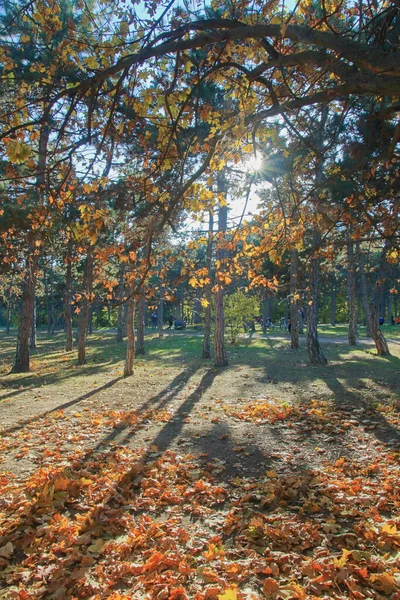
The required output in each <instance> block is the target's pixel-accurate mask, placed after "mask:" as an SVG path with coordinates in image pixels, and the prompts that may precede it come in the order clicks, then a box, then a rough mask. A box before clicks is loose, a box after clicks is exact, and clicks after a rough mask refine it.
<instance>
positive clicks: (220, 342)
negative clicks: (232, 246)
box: [214, 171, 228, 367]
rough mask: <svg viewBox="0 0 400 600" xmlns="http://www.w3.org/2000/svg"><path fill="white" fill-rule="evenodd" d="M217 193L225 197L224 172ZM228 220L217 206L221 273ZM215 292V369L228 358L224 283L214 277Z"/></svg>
mask: <svg viewBox="0 0 400 600" xmlns="http://www.w3.org/2000/svg"><path fill="white" fill-rule="evenodd" d="M218 192H222V193H224V194H225V195H226V182H225V174H224V171H222V172H220V173H219V177H218ZM227 219H228V208H227V206H226V205H225V206H222V205H221V204H220V206H219V214H218V231H219V233H220V238H219V246H217V251H216V258H217V261H219V265H220V267H219V269H217V271H218V270H221V271H222V272H223V271H224V269H225V268H226V264H225V263H226V252H225V250H224V248H223V247H222V246H221V242H222V241H223V235H224V233H225V231H226V227H227ZM216 287H217V291H216V292H215V304H214V307H215V329H214V365H215V366H216V367H225V366H227V365H228V357H227V355H226V350H225V314H224V295H225V290H224V283H223V282H222V281H220V280H219V278H218V276H217V277H216Z"/></svg>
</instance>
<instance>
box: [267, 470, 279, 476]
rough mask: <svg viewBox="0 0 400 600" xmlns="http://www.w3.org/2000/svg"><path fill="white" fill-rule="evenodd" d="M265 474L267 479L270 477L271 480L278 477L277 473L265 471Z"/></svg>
mask: <svg viewBox="0 0 400 600" xmlns="http://www.w3.org/2000/svg"><path fill="white" fill-rule="evenodd" d="M265 474H266V476H267V477H271V478H275V477H278V473H277V472H276V471H267V472H266V473H265Z"/></svg>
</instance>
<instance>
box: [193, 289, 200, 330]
mask: <svg viewBox="0 0 400 600" xmlns="http://www.w3.org/2000/svg"><path fill="white" fill-rule="evenodd" d="M200 323H201V290H200V288H197V289H196V297H195V300H194V308H193V324H194V325H200Z"/></svg>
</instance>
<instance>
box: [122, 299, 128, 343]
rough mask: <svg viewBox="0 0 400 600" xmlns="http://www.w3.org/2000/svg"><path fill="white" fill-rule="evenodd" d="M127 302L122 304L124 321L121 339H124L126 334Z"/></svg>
mask: <svg viewBox="0 0 400 600" xmlns="http://www.w3.org/2000/svg"><path fill="white" fill-rule="evenodd" d="M127 323H128V302H124V320H123V324H122V337H126V335H127V332H128V327H127Z"/></svg>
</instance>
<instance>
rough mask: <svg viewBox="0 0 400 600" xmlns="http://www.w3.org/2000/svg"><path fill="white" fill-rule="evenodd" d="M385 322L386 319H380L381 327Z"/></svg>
mask: <svg viewBox="0 0 400 600" xmlns="http://www.w3.org/2000/svg"><path fill="white" fill-rule="evenodd" d="M384 322H385V319H384V318H383V317H379V325H383V324H384Z"/></svg>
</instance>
